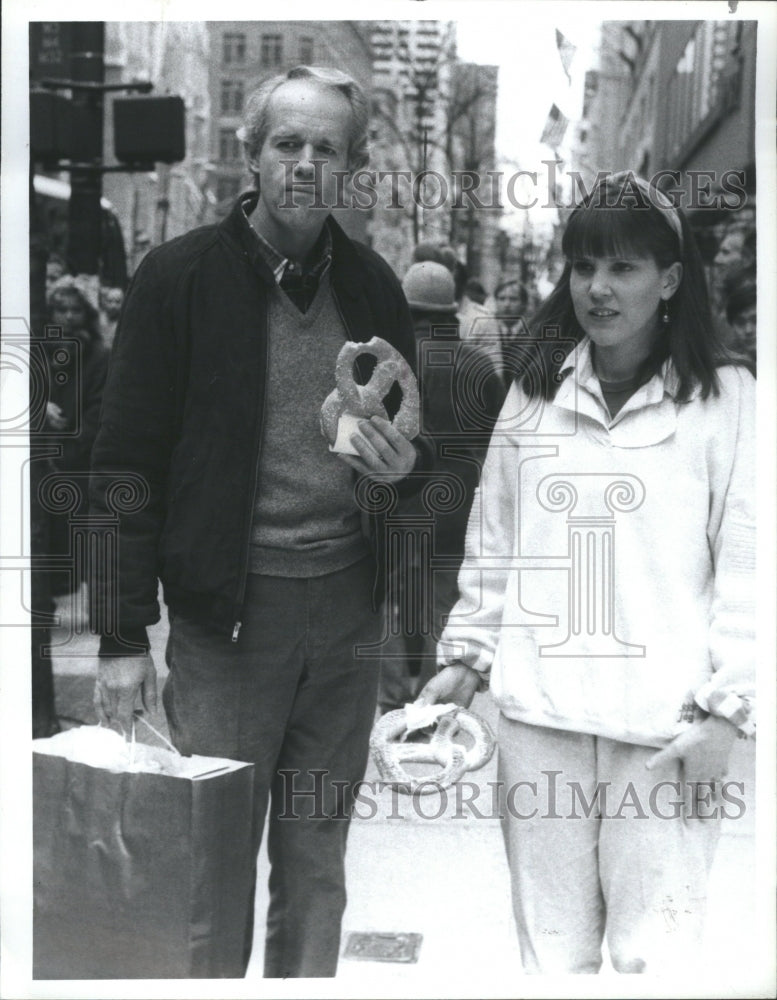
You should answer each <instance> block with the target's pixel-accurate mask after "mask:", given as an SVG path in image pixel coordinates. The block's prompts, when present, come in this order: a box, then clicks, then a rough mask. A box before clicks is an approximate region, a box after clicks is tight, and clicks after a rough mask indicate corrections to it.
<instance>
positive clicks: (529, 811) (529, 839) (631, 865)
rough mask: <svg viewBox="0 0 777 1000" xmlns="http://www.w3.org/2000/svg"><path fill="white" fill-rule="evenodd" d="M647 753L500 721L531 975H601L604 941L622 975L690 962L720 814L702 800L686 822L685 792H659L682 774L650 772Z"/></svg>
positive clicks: (676, 768) (520, 922) (510, 840)
mask: <svg viewBox="0 0 777 1000" xmlns="http://www.w3.org/2000/svg"><path fill="white" fill-rule="evenodd" d="M655 753H656V750H655V749H653V748H651V747H643V746H635V745H634V744H629V743H620V742H617V741H615V740H610V739H605V738H604V737H599V736H589V735H586V734H582V733H572V732H564V731H562V730H557V729H545V728H543V727H540V726H529V725H526V724H524V723H521V722H514V721H512V720H510V719H506V718H505V717H504V716H500V719H499V754H500V756H499V780H500V782H502V786H501V787H502V809H501V812H502V816H503V820H502V829H503V833H504V837H505V845H506V848H507V857H508V862H509V865H510V873H511V882H512V897H513V908H514V912H515V919H516V924H517V928H518V937H519V941H520V946H521V955H522V958H523V964H524V968H525V970H526V971H527V972H534V973H559V972H589V973H594V972H598V971H599V968H600V966H601V964H602V941H603V939H604V937H605V935H606V939H607V944H608V948H609V952H610V957H611V960H612V963H613V966H614V968H615V969H616V970H617V971H619V972H647V971H656V970H660V971H662V972H664V971H668V970H669V968H670V967H671V966H673V965H676V966H677V967H678V968H681V969H684V970H685V971H686V972H687V970H688V968H689V965H688V963H689V962H690V963H693V962H694V960H695V957H696V952H697V950H698V943H699V939H700V936H701V932H702V929H703V921H704V910H705V903H706V887H707V877H708V873H709V868H710V865H711V863H712V858H713V854H714V851H715V846H716V844H717V839H718V835H719V830H720V822H719V815H720V809H719V807H717V806H716V805H715V802H714V800H713V801H709V802H708V801H707V798H706V795H704V794H702V796H701V798H700V799H698V800H697V806H696V808H695V815H687V814H686V815H684V810H683V809H681V808H680V807H679V806H678V805H677V804H676V803H678V802H679V801H680V798H681V795H682V791H681V792H680V794H678V790H677V787H675V786H674V785H673V784H662V783H663V782H668V783H675V782H678V781H680V780H681V768H680V765H679V764H678V762H677V761H670V762H669V764H668V765H666V766H664V767H661V768H658V769H656V770H651V771H648V770H646V768H645V762H646V761H647V760H648V759H649V758H650V757H651V756H652V755H653V754H655ZM597 783H600V784H598V785H597ZM597 787H598V789H599V798H598V801H597V799H596V790H597ZM681 787H682V786H681ZM702 792H704V789H702ZM587 813H588V814H589V815H587ZM677 814H679V815H677ZM711 814H712V816H713V818H702V817H711ZM714 816H717V818H714Z"/></svg>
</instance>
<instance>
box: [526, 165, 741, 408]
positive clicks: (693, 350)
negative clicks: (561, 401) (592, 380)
mask: <svg viewBox="0 0 777 1000" xmlns="http://www.w3.org/2000/svg"><path fill="white" fill-rule="evenodd" d="M648 192H649V193H648ZM669 206H670V203H669V201H668V199H666V197H665V196H664V195H662V194H660V193H659V192H657V191H656V189H655V188H649V186H648V184H647V182H646V181H643V180H642V179H641V178H635V176H634V174H630V173H627V174H625V175H618V177H617V178H612V177H610V178H606V179H604V180H602V181H600V183H599V184H598V185H597V186H596V187H595V188H594V189H593V191H592V192H591V193H590V194H589V195H588V196H587V197H586V198H585V199H584V200H583V202H582V203H581V204H580V205H578V206H577V207H576V208H575V209H574V211H573V212H572V214H571V216H570V218H569V221H568V223H567V227H566V230H565V232H564V236H563V238H562V243H561V248H562V251H563V253H564V256H565V257H566V263H565V265H564V270H563V272H562V275H561V277H560V278H559V280H558V283H557V284H556V287H555V288H554V289H553V291H552V292H551V293H550V295H549V296H548V298H547V299H546V300H545V302H543V303H542V305H541V306H540V308H539V309H538V311H537V313H536V314H535V315H534V317H533V318H532V321H531V324H530V328H531V332H532V335H533V336H534V337H535V338H536V340H537V352H538V355H539V356H538V357H537V358H536V362H537V366H536V367H535V366H534V365H532V366H530V368H529V369H527V372H526V374H525V376H524V378H523V380H522V382H523V387H524V388H525V389H526V391H527V392H529V393H530V394H532V395H537V394H540V395H542V396H544V397H545V398H546V399H552V398H553V396H554V394H555V392H556V389H557V388H558V385H559V382H560V381H561V378H560V375H559V371H560V368H561V366H562V364H563V360H564V356H565V355H566V354H568V351H564V352H561V351H559V343H558V338H559V337H561V338H564V339H567V340H569V339H571V340H574V341H575V342H576V343H579V342H580V341H581V340H582V339H583V337H584V336H585V331H584V330H583V328H582V327H581V326H580V324H579V323H578V321H577V317H576V316H575V311H574V307H573V305H572V296H571V293H570V290H569V279H570V274H571V271H572V263H573V260H574V259H575V258H580V257H583V258H592V257H634V256H637V257H644V256H649V257H652V258H653V260H655V262H656V264H657V265H658V267H659V268H666V267H669V266H670V265H671V264H673V263H674V262H675V261H680V263H681V264H682V265H683V275H682V279H681V281H680V284H679V286H678V288H677V291H676V292H675V293H674V295H673V296H672V298H671V299H670V300H669V302H668V303H667V306H668V313H669V322H668V323H667V324H666V325H664V324H663V323H662V324H661V330H660V333H659V337H658V340H657V342H656V344H655V347H654V349H653V352H652V353H651V355H650V357H648V358H647V359H646V361H645V362H644V364H643V365H642V366H641V368H640V371H639V372H638V373H637V374H638V376H640V377H642V378H648V377H649V376H650V375H652V374H653V373H654V372H656V371H658V370H659V369H660V367H661V365H662V364H663V362H664V361H665V360H666V359H667V358H671V360H672V364H673V365H674V368H675V371H676V372H677V375H678V377H679V380H680V381H679V388H678V393H677V399H678V400H679V401H680V402H686V401H687V400H688V399H689V398H690V395H691V392H692V390H693V389H694V387H695V386H696V385H700V386H701V394H702V397H703V398H705V399H706V397H707V396H708V395H709V394H710V392H712V393H713V394H714V395H717V393H718V391H719V385H718V379H717V375H716V373H715V369H716V368H717V367H719V366H720V365H721V364H725V363H727V362H728V361H729V360H730V358H729V356H728V354H727V352H726V350H725V348H724V346H723V343H722V341H721V339H720V336H719V335H718V333H717V332H716V326H715V323H714V321H713V318H712V312H711V309H710V303H709V295H708V292H707V281H706V277H705V274H704V266H703V264H702V259H701V256H700V254H699V250H698V247H697V246H696V241H695V239H694V236H693V233H692V231H691V228H690V226H689V224H688V220H687V219H686V218H685V215H684V214H683V212H682V211H681V210H680V209H676V208H671V207H669ZM680 236H682V239H681V238H680Z"/></svg>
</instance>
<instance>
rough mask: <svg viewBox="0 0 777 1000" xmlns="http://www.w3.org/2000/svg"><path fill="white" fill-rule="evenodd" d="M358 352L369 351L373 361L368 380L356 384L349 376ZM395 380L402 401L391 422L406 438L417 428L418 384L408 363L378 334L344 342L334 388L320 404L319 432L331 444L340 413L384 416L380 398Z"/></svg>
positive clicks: (334, 439) (384, 395) (366, 352)
mask: <svg viewBox="0 0 777 1000" xmlns="http://www.w3.org/2000/svg"><path fill="white" fill-rule="evenodd" d="M361 354H369V355H371V356H372V357H374V358H375V361H376V364H375V368H374V370H373V372H372V375H371V376H370V380H369V382H366V383H365V384H364V385H359V384H358V383H357V382H356V381H355V379H354V377H353V366H354V362H355V361H356V359H357V358H358V357H359V355H361ZM395 382H398V383H399V388H400V389H401V390H402V404H401V406H400V407H399V410H398V412H397V414H396V415H395V417H394V419H393V420H392V424H393V425H394V427H395V428H396V430H398V431H399V433H400V434H402V435H403V436H404V437H406V438H407V439H408V441H410V440H412V439H413V438H414V437H415V436H416V435H417V434H418V430H419V426H418V421H419V412H418V411H419V400H418V383H417V382H416V377H415V375H414V374H413V370H412V369H411V367H410V365H409V364H408V363H407V361H405V359H404V358H403V357H402V355H401V354H400V353H399V351H397V350H396V348H394V347H392V346H391V344H389V343H388V342H387V341H385V340H383V339H382V338H381V337H373V338H372V340H368V341H367V342H366V343H364V344H362V343H357V342H356V341H353V340H348V341H346V342H345V344H344V345H343V347H342V349H341V351H340V353H339V355H338V356H337V363H336V364H335V383H336V385H335V388H334V389H333V390H332V392H330V393H329V395H328V396H327V397H326V399H325V400H324V404H323V406H322V407H321V415H320V422H321V433H322V434H323V435H324V437H325V438H327V439H328V440H329V443H330V444H334V443H335V441H336V440H337V428H338V424H339V422H340V417H341V416H342V415H343V414H344V413H347V414H351V415H352V416H354V417H367V418H369V417H384V418H386V419H388V414H387V413H386V407H385V406H384V405H383V400H384V398H385V397H386V395H387V394H388V392H389V391H390V390H391V387H392V386H393V384H394V383H395Z"/></svg>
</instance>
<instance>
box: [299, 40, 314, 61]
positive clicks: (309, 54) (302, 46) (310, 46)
mask: <svg viewBox="0 0 777 1000" xmlns="http://www.w3.org/2000/svg"><path fill="white" fill-rule="evenodd" d="M314 50H315V39H313V38H311V37H310V35H303V36H302V38H300V40H299V61H300V62H301V63H303V64H305V65H308V66H310V65H311V64H312V63H314V62H315V59H314V58H313V52H314Z"/></svg>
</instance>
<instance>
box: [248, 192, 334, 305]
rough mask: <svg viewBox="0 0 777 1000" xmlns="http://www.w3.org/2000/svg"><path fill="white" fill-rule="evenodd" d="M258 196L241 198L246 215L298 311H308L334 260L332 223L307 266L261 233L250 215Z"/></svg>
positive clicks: (283, 288) (284, 289) (282, 287)
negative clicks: (292, 258)
mask: <svg viewBox="0 0 777 1000" xmlns="http://www.w3.org/2000/svg"><path fill="white" fill-rule="evenodd" d="M256 198H257V196H256V194H255V193H253V192H252V193H251V194H249V195H246V196H245V197H244V198H243V199H242V201H241V208H242V209H243V215H244V216H245V217H246V221H247V222H248V224H249V226H250V227H251V232H252V233H253V234H254V236H255V237H256V240H257V245H258V247H259V250H260V252H261V254H262V256H263V257H264V259H265V261H266V262H267V264H268V265H269V267H270V270H271V271H272V273H273V275H274V276H275V283H276V284H277V285H278V287H279V288H280V289H282V290H283V291H284V292H285V293H286V295H288V297H289V298H290V299H291V301H292V302H293V303H294V305H295V306H296V307H297V308H298V309H299V311H300V312H303V313H305V312H307V311H308V309H309V308H310V304H311V302H312V301H313V299H314V298H315V297H316V292H317V291H318V286H319V284H320V282H321V279H322V278H323V276H324V275H325V274H326V272H327V271H328V270H329V266H330V265H331V263H332V234H331V233H330V232H329V227H328V226H326V225H325V226H324V228H323V230H322V231H321V235H320V236H319V238H318V240H317V241H316V244H315V246H314V247H313V250H312V254H311V256H312V264H311V265H310V266H309V267H307V268H304V267H303V265H302V264H301V263H300V262H298V261H294V260H291V258H289V257H284V256H283V254H281V253H280V252H279V251H278V250H276V249H275V247H274V246H273V245H272V244H271V243H269V242H268V241H267V240H266V239H265V238H264V236H262V235H261V233H259V232H258V231H257V230H256V229H254V227H253V226H251V223H250V220H249V215H250V214H251V212H252V211H253V209H254V206H255V205H256Z"/></svg>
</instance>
